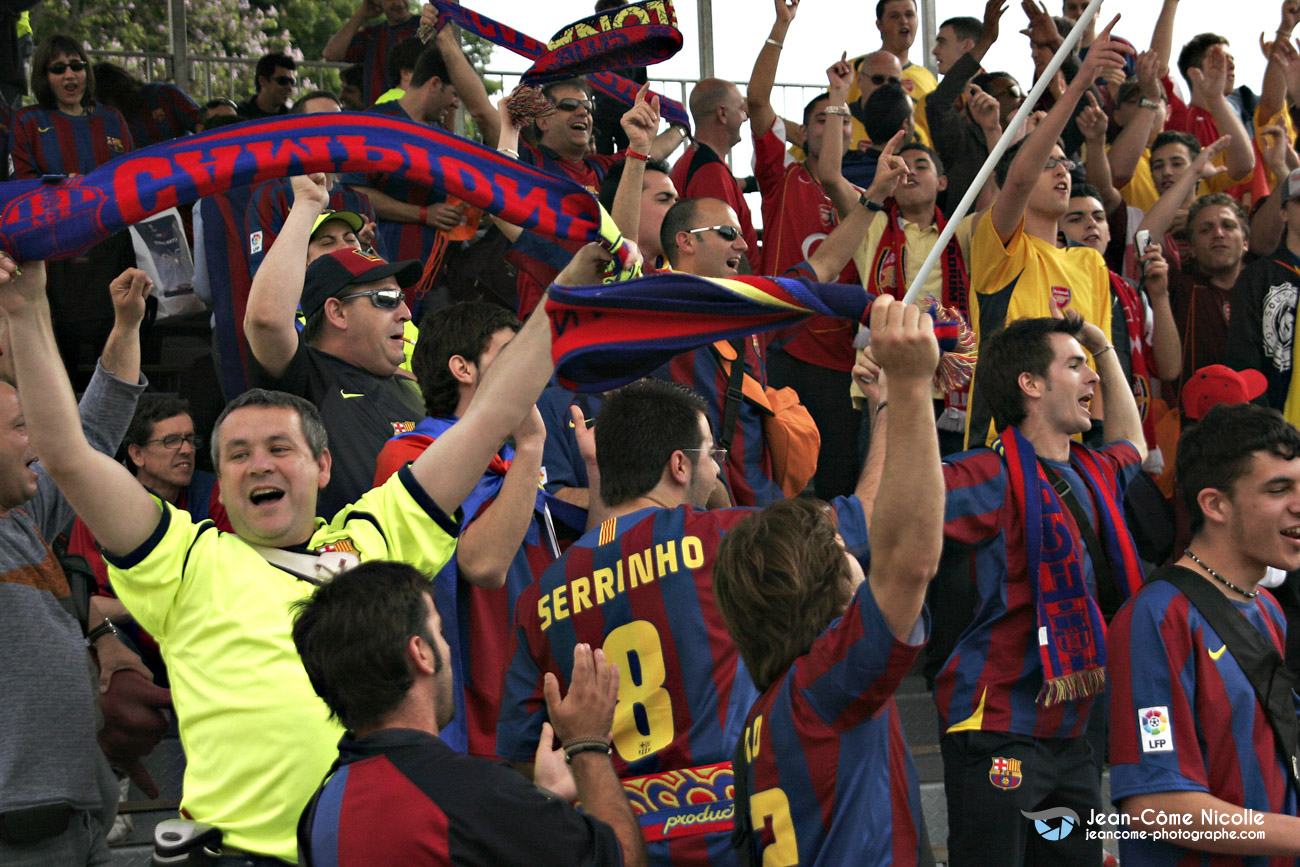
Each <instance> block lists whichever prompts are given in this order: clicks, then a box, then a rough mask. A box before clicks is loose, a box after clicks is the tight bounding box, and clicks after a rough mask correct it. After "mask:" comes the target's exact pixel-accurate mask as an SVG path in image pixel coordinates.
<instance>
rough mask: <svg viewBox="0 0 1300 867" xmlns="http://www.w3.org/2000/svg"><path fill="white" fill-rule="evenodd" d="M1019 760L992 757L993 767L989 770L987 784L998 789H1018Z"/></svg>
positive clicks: (1019, 776) (1019, 780)
mask: <svg viewBox="0 0 1300 867" xmlns="http://www.w3.org/2000/svg"><path fill="white" fill-rule="evenodd" d="M1022 779H1024V778H1023V777H1022V776H1021V775H1020V759H1004V758H1003V757H1002V756H994V757H993V766H992V767H991V768H989V782H990V783H992V784H993V785H995V786H997V787H998V788H999V789H1016V788H1019V787H1020V782H1021V780H1022Z"/></svg>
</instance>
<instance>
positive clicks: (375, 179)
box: [340, 100, 447, 262]
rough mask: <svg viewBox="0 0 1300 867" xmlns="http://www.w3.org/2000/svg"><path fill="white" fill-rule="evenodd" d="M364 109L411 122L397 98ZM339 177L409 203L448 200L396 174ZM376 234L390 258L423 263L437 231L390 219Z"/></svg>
mask: <svg viewBox="0 0 1300 867" xmlns="http://www.w3.org/2000/svg"><path fill="white" fill-rule="evenodd" d="M366 111H373V112H374V113H375V114H386V115H391V116H393V117H400V118H402V119H403V120H410V121H414V119H413V118H412V117H411V116H410V115H409V114H407V113H406V110H405V109H404V108H402V104H401V103H400V102H398V101H397V100H393V101H392V102H381V103H379V104H378V105H372V106H370V108H368V109H366ZM340 180H341V181H342V182H343V183H345V184H348V185H349V186H365V187H373V188H374V189H376V190H379V191H380V192H382V193H384V194H385V195H387V196H389V197H390V198H393V199H396V200H397V201H399V202H405V203H406V204H408V205H418V206H425V205H434V204H437V203H438V202H443V201H446V199H447V194H446V193H444V192H442V191H440V190H431V189H429V188H428V187H424V186H420V185H419V184H413V183H411V182H409V181H406V180H404V179H402V178H399V177H397V176H396V175H389V174H384V173H382V172H366V173H364V174H361V173H349V174H345V175H343V176H342V177H341V178H340ZM376 234H377V235H378V236H379V237H380V238H382V239H383V244H384V249H385V250H386V251H388V256H389V260H390V261H393V262H401V261H405V260H407V259H418V260H419V261H421V262H426V261H428V259H429V254H430V253H432V252H433V245H434V243H435V241H436V240H437V237H438V230H437V229H435V228H433V227H432V226H427V225H425V224H423V223H398V222H393V221H391V220H380V221H379V228H378V230H377V232H376Z"/></svg>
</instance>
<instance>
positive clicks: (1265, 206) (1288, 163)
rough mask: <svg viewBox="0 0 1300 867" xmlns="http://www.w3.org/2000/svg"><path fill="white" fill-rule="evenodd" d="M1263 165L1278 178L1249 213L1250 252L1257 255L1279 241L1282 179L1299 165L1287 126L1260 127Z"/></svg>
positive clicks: (1283, 188)
mask: <svg viewBox="0 0 1300 867" xmlns="http://www.w3.org/2000/svg"><path fill="white" fill-rule="evenodd" d="M1259 135H1260V140H1261V144H1262V145H1263V148H1262V154H1263V156H1264V165H1266V166H1268V168H1269V170H1270V171H1271V172H1272V173H1273V177H1274V178H1276V179H1277V180H1276V181H1275V182H1274V184H1273V189H1272V191H1271V192H1270V193H1269V194H1268V197H1267V198H1266V199H1264V201H1263V202H1262V203H1261V204H1260V206H1259V207H1258V208H1257V209H1256V210H1255V213H1254V214H1252V215H1251V217H1250V252H1252V253H1254V254H1255V255H1256V256H1267V255H1269V254H1270V253H1272V252H1273V251H1274V250H1276V249H1277V246H1278V244H1281V243H1282V237H1283V233H1284V232H1285V231H1286V222H1285V221H1284V220H1283V218H1282V195H1283V193H1284V192H1285V182H1286V178H1287V175H1289V174H1290V173H1291V170H1292V169H1294V168H1297V167H1300V158H1297V157H1296V152H1295V149H1294V148H1293V147H1291V142H1290V141H1289V140H1288V139H1287V135H1286V129H1285V128H1284V127H1281V126H1266V127H1264V128H1263V129H1262V130H1260V131H1259Z"/></svg>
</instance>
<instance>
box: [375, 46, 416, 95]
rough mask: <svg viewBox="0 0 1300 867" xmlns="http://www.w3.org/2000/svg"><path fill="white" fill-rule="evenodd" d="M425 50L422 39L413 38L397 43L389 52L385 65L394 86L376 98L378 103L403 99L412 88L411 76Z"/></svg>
mask: <svg viewBox="0 0 1300 867" xmlns="http://www.w3.org/2000/svg"><path fill="white" fill-rule="evenodd" d="M424 49H425V44H424V43H423V42H421V41H420V37H418V36H411V37H409V38H407V39H403V40H402V41H401V42H399V43H397V45H395V46H394V47H393V49H392V50H391V51H389V52H388V57H387V58H386V60H385V65H386V66H387V68H388V80H389V81H391V82H392V83H393V84H392V86H391V87H389V88H388V90H385V91H384V92H383V93H381V94H380V95H379V96H378V97H376V98H375V102H376V103H380V102H391V101H392V100H394V99H401V98H402V95H403V94H405V93H406V91H407V89H409V88H410V86H411V76H412V75H414V74H415V65H416V64H417V63H419V62H420V55H421V54H423V53H424Z"/></svg>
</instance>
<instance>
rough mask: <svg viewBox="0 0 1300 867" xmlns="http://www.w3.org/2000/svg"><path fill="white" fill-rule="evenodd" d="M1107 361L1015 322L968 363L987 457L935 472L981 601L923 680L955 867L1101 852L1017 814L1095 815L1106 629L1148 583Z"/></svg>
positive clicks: (1065, 334)
mask: <svg viewBox="0 0 1300 867" xmlns="http://www.w3.org/2000/svg"><path fill="white" fill-rule="evenodd" d="M1085 348H1086V349H1087V350H1088V352H1089V353H1090V354H1091V355H1092V357H1093V358H1094V359H1095V362H1096V364H1097V367H1098V369H1099V371H1100V374H1101V375H1100V383H1101V392H1102V396H1103V398H1104V399H1105V402H1106V428H1105V438H1106V442H1107V444H1106V446H1104V447H1103V448H1101V449H1098V450H1093V449H1089V448H1087V447H1086V446H1082V445H1078V444H1077V443H1075V444H1072V442H1071V437H1072V436H1073V435H1076V434H1080V433H1083V432H1085V431H1087V430H1089V429H1090V427H1091V425H1092V421H1091V418H1090V417H1089V412H1088V407H1089V404H1090V403H1091V401H1092V398H1093V396H1094V393H1095V391H1096V386H1097V383H1098V375H1097V374H1096V373H1093V372H1092V369H1091V368H1090V367H1088V365H1087V364H1086V361H1085V355H1084V350H1085ZM1113 349H1114V347H1113V346H1112V345H1111V343H1110V340H1109V339H1108V338H1107V336H1106V334H1105V333H1104V332H1103V331H1102V330H1101V329H1100V328H1098V327H1097V326H1096V325H1094V324H1092V323H1086V322H1082V321H1081V320H1079V319H1078V318H1076V317H1075V316H1074V315H1073V314H1071V315H1070V317H1069V318H1065V319H1052V318H1041V319H1021V320H1017V321H1015V322H1012V323H1010V324H1009V325H1007V326H1005V327H1004V328H1003V329H1002V330H1000V331H997V332H994V334H992V335H990V336H989V337H988V338H987V339H986V341H985V343H984V345H983V346H981V348H980V361H979V364H980V377H981V379H982V381H984V382H986V383H989V384H990V385H991V388H990V391H989V405H990V407H992V408H993V418H994V421H995V424H996V426H997V430H998V431H999V438H998V440H997V442H996V443H995V445H996V446H997V447H998V448H997V449H996V450H994V449H976V450H973V451H969V452H962V453H961V454H959V455H954V456H953V457H952V458H951V459H950V460H949V461H948V462H947V463H945V464H944V479H945V483H946V486H947V489H948V495H947V506H946V512H945V515H944V521H945V523H944V534H945V536H946V537H947V538H948V539H949V540H951V541H952V542H956V543H960V544H963V545H968V546H971V548H972V549H973V550H972V563H973V566H972V569H973V580H974V583H975V587H976V592H977V593H978V595H979V603H978V607H977V609H976V614H975V619H974V622H973V623H972V624H971V625H970V626H969V627H968V628H967V629H966V631H965V632H964V633H963V634H962V635H961V637H960V638H959V639H958V641H957V646H956V648H955V649H954V650H953V652H952V655H951V656H949V657H948V661H947V662H946V663H944V666H943V669H942V670H941V671H940V672H939V674H938V676H937V678H936V681H935V692H934V698H935V704H936V705H937V706H938V709H939V721H940V732H941V733H942V734H941V740H940V749H941V750H942V752H943V763H944V783H945V791H946V794H947V798H948V817H949V821H948V854H949V857H950V858H951V859H952V861H953V863H961V864H998V865H1008V864H1010V865H1016V864H1041V863H1053V864H1079V865H1089V867H1092V865H1096V864H1098V863H1100V862H1101V858H1102V849H1101V841H1100V839H1095V838H1094V839H1089V838H1088V835H1085V834H1083V833H1078V834H1072V835H1068V836H1062V838H1061V839H1059V840H1050V841H1048V840H1044V839H1043V838H1042V837H1040V836H1039V835H1038V834H1035V833H1033V829H1034V825H1033V823H1032V822H1028V821H1026V820H1025V818H1024V816H1022V815H1021V811H1030V812H1033V811H1038V810H1044V809H1047V808H1050V807H1067V808H1070V809H1073V810H1074V811H1076V812H1077V813H1078V814H1079V815H1080V816H1081V817H1087V816H1089V815H1091V811H1093V810H1097V811H1100V809H1101V790H1100V784H1101V780H1100V775H1099V774H1098V770H1097V765H1096V764H1095V761H1094V754H1093V751H1092V749H1091V747H1090V745H1089V743H1088V739H1087V738H1086V737H1085V736H1084V732H1085V729H1086V727H1087V725H1088V718H1089V712H1090V710H1091V709H1092V704H1093V700H1094V698H1095V697H1096V696H1097V695H1098V694H1100V693H1102V692H1104V686H1105V662H1106V658H1105V637H1106V626H1105V623H1104V621H1103V619H1102V614H1103V612H1104V613H1106V614H1109V613H1111V612H1112V611H1114V610H1115V609H1116V608H1118V601H1122V599H1123V598H1125V596H1126V594H1127V593H1131V592H1135V591H1136V588H1137V587H1138V586H1140V584H1141V581H1142V573H1141V564H1140V562H1139V561H1138V558H1137V550H1136V546H1135V545H1134V544H1133V540H1132V538H1131V537H1130V536H1129V534H1128V530H1127V529H1126V528H1125V526H1124V511H1123V506H1122V500H1123V495H1124V490H1125V488H1126V487H1127V485H1128V482H1129V481H1130V480H1131V479H1132V478H1133V477H1134V476H1136V475H1137V473H1138V470H1139V468H1140V465H1141V463H1142V460H1143V459H1144V458H1145V457H1146V445H1145V440H1144V438H1143V436H1142V421H1141V418H1140V417H1139V415H1138V410H1137V405H1136V404H1135V403H1134V400H1133V392H1132V391H1131V390H1130V389H1129V386H1128V380H1127V378H1126V377H1125V375H1124V371H1123V369H1122V368H1121V367H1120V365H1119V362H1118V361H1117V360H1116V357H1115V353H1114V351H1113ZM1067 484H1068V489H1067V487H1066V485H1067ZM1071 501H1073V502H1071ZM1076 515H1077V516H1078V517H1076ZM1094 551H1095V552H1096V554H1095V555H1094V553H1093V552H1094ZM1099 561H1100V562H1099ZM1112 600H1117V601H1115V602H1114V603H1113V607H1112ZM1107 609H1109V610H1107Z"/></svg>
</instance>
